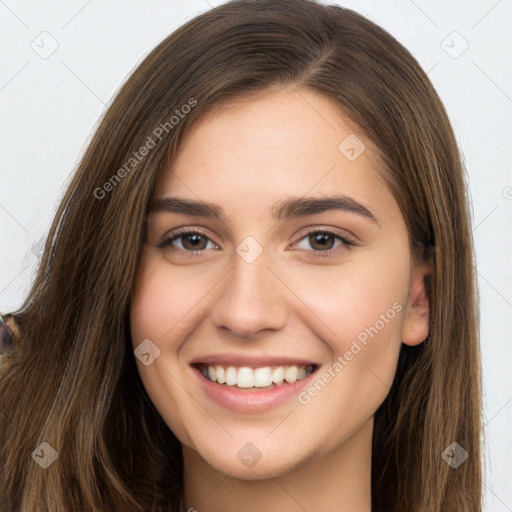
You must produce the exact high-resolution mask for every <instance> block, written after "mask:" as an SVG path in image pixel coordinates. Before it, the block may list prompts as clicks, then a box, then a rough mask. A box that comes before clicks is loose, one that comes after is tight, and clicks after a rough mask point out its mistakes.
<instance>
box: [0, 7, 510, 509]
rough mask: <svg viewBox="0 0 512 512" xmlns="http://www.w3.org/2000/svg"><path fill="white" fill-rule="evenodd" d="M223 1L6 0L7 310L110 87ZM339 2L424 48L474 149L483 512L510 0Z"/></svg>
mask: <svg viewBox="0 0 512 512" xmlns="http://www.w3.org/2000/svg"><path fill="white" fill-rule="evenodd" d="M220 3H222V2H221V1H217V0H209V1H207V0H187V1H186V2H185V1H175V0H172V1H169V0H166V1H163V0H154V1H151V2H137V1H135V0H129V1H126V0H124V1H122V2H121V1H120V0H117V1H100V0H89V1H87V0H71V1H69V0H68V1H66V2H64V1H60V2H52V3H49V2H45V3H44V4H42V3H40V2H37V1H35V0H28V1H23V2H21V1H16V0H0V42H1V44H0V52H1V63H2V65H1V69H0V116H1V120H2V123H1V133H0V144H1V146H0V149H1V151H0V158H1V163H0V173H1V176H0V227H1V230H0V254H1V261H0V311H4V312H7V311H10V310H13V309H15V308H17V307H18V306H19V305H20V304H21V301H22V298H23V297H24V296H25V294H26V292H27V291H28V286H29V284H30V281H31V279H32V276H33V272H34V269H35V265H36V263H37V255H38V252H39V249H40V244H41V240H42V239H43V238H44V236H45V235H46V233H47V230H48V228H49V224H50V221H51V218H52V216H53V214H54V211H55V208H56V206H57V202H58V199H59V197H60V195H61V194H62V192H63V190H64V188H65V184H66V180H67V178H68V176H69V175H70V173H72V171H73V170H74V168H75V166H76V164H77V162H78V160H79V158H80V156H81V154H82V152H83V150H84V148H85V147H86V144H87V142H88V140H89V137H90V136H91V134H92V131H93V129H94V127H95V124H96V121H97V120H98V118H99V116H100V114H101V113H102V112H103V110H104V108H105V105H106V104H108V103H109V102H110V99H111V97H112V95H113V94H114V93H115V91H116V90H117V89H118V88H119V86H120V85H121V83H122V82H123V81H124V80H125V78H126V77H127V75H128V74H129V73H130V72H131V70H132V69H133V68H134V67H135V66H136V65H137V63H139V62H140V61H141V59H142V58H143V57H144V56H145V55H146V54H147V53H148V52H149V51H150V50H151V49H153V48H154V47H155V46H156V45H157V44H158V43H159V42H160V41H161V40H162V39H163V38H164V37H165V36H167V35H168V34H169V33H170V32H172V31H173V30H174V29H175V28H177V27H178V26H179V25H181V24H183V23H184V22H186V21H188V20H189V19H191V18H192V17H194V16H196V15H197V14H199V13H201V12H204V11H205V10H208V9H209V8H210V6H212V7H213V6H216V5H219V4H220ZM324 3H325V2H324ZM337 3H339V4H340V5H343V6H345V7H349V8H352V9H355V10H357V11H359V12H361V13H362V14H364V15H366V16H367V17H369V18H370V19H372V20H373V21H375V22H377V23H378V24H379V25H381V26H383V27H384V28H385V29H387V30H388V31H389V32H390V33H391V34H393V35H394V36H395V37H396V38H397V39H398V40H399V41H400V42H402V43H403V44H404V45H405V46H406V47H407V48H408V49H409V50H410V51H411V52H412V54H413V55H414V56H415V57H416V58H417V60H418V61H419V62H420V64H421V66H422V67H423V69H424V70H425V71H427V72H428V75H429V77H430V79H431V80H432V82H433V84H434V86H435V87H436V89H437V91H438V93H439V95H440V96H441V99H442V100H443V102H444V103H445V106H446V108H447V110H448V114H449V116H450V119H451V121H452V123H453V126H454V129H455V132H456V135H457V139H458V142H459V145H460V147H461V149H462V152H463V155H464V159H465V162H466V167H467V170H468V175H469V181H470V189H471V196H472V204H473V219H472V221H473V230H474V236H475V244H476V251H477V264H478V276H479V289H480V300H481V319H482V321H481V334H482V361H483V368H484V389H485V437H486V449H485V458H486V460H485V464H486V484H485V485H486V508H485V511H486V512H505V511H512V487H511V486H510V475H511V474H512V461H511V457H512V440H511V436H510V434H511V433H512V428H511V427H510V426H511V425H512V371H511V367H512V337H511V336H510V328H511V327H512V322H511V319H512V291H511V284H512V265H511V263H510V262H511V255H512V250H511V249H512V247H511V245H512V244H511V239H510V234H511V232H512V231H511V229H510V228H511V224H512V223H511V219H512V171H511V162H512V149H511V146H512V140H511V133H512V130H511V123H512V71H511V70H512V66H511V58H510V52H511V50H512V34H511V32H512V31H511V29H510V27H512V0H499V1H498V0H471V1H467V0H452V1H450V2H447V1H445V0H430V1H427V0H414V1H413V0H392V1H387V2H383V1H381V0H364V1H361V0H360V1H355V0H340V1H339V2H337ZM454 31H455V32H457V33H458V34H454V33H453V32H454ZM43 32H47V34H42V35H41V33H43ZM57 44H58V47H57V48H56V50H55V52H54V53H53V54H51V55H50V56H48V55H45V54H44V52H49V51H50V50H52V45H54V46H56V45H57ZM466 45H469V46H468V48H467V49H466V50H465V51H464V52H463V53H461V52H462V51H463V50H464V48H465V47H466ZM35 50H37V52H36V51H35ZM38 52H39V53H38ZM41 54H42V56H41ZM459 54H460V55H459ZM42 57H47V58H42ZM454 57H457V58H454ZM469 456H471V454H469ZM507 483H508V484H509V485H507Z"/></svg>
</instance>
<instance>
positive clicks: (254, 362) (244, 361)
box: [190, 354, 318, 367]
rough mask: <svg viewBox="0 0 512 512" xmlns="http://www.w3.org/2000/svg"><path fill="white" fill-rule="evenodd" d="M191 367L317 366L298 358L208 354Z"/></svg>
mask: <svg viewBox="0 0 512 512" xmlns="http://www.w3.org/2000/svg"><path fill="white" fill-rule="evenodd" d="M190 364H191V365H198V364H202V365H210V366H215V365H220V366H249V367H262V366H292V365H297V366H301V365H304V366H318V363H315V362H314V361H312V360H310V359H301V358H298V357H290V356H276V355H272V356H270V355H268V356H265V355H257V354H255V355H249V354H210V355H206V356H201V357H197V358H195V359H193V360H192V361H190Z"/></svg>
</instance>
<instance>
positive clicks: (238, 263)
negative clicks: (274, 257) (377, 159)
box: [211, 251, 288, 339]
mask: <svg viewBox="0 0 512 512" xmlns="http://www.w3.org/2000/svg"><path fill="white" fill-rule="evenodd" d="M268 264H269V262H268V260H267V257H266V253H265V251H264V252H263V253H262V254H261V255H260V256H259V257H258V258H257V259H256V260H255V261H253V262H252V263H248V262H247V261H245V260H244V259H243V258H242V257H240V256H239V255H238V254H236V255H235V257H234V264H233V267H232V269H231V271H230V272H229V273H228V274H227V275H226V276H225V277H224V279H223V280H222V284H220V283H219V284H220V290H219V291H218V294H217V295H216V296H215V298H214V299H213V300H214V301H215V302H214V306H213V309H212V313H211V317H212V320H213V322H214V324H215V326H216V327H217V328H219V329H227V330H229V331H230V332H231V333H232V334H233V335H234V336H236V337H238V338H242V339H249V338H253V337H255V336H257V335H258V334H259V333H260V332H261V331H265V330H268V329H270V330H278V329H281V328H283V326H284V325H285V324H286V321H287V314H288V313H287V307H286V290H284V288H285V286H284V285H283V283H282V282H281V281H280V280H279V279H278V278H277V277H276V271H275V270H274V269H272V270H271V269H270V268H268Z"/></svg>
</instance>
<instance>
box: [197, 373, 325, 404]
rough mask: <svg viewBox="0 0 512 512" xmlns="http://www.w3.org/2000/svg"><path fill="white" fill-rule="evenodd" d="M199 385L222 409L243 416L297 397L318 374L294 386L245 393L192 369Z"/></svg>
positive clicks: (309, 376)
mask: <svg viewBox="0 0 512 512" xmlns="http://www.w3.org/2000/svg"><path fill="white" fill-rule="evenodd" d="M192 370H193V371H194V373H195V375H196V377H197V378H198V379H199V384H200V386H201V387H202V389H203V390H204V392H205V393H206V394H207V395H208V396H209V397H210V398H211V399H212V400H213V401H215V402H217V403H218V404H219V405H221V406H222V407H225V408H226V409H229V410H231V411H234V412H238V413H242V414H260V413H264V412H267V411H269V410H271V409H273V408H274V407H277V406H279V405H281V404H283V403H285V402H286V401H287V400H290V399H291V398H292V397H294V396H297V395H298V394H299V392H300V390H301V389H302V388H304V387H305V386H306V385H307V384H308V383H309V382H310V381H311V379H312V377H313V375H314V374H315V373H316V371H314V372H313V373H310V374H309V375H308V376H306V377H304V378H303V379H301V380H298V381H296V382H294V383H292V384H288V383H286V384H281V385H279V386H275V387H274V388H272V389H264V390H261V391H256V390H255V389H254V388H251V389H250V390H248V391H244V390H241V389H238V388H234V387H232V386H226V385H225V384H219V383H218V382H213V381H211V380H210V379H207V378H206V377H205V376H204V375H203V374H202V373H201V371H200V370H199V369H198V368H195V367H192Z"/></svg>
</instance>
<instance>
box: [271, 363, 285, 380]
mask: <svg viewBox="0 0 512 512" xmlns="http://www.w3.org/2000/svg"><path fill="white" fill-rule="evenodd" d="M283 380H284V368H283V367H282V366H278V367H277V368H276V369H275V370H274V371H273V372H272V382H273V383H274V384H282V383H283Z"/></svg>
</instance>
